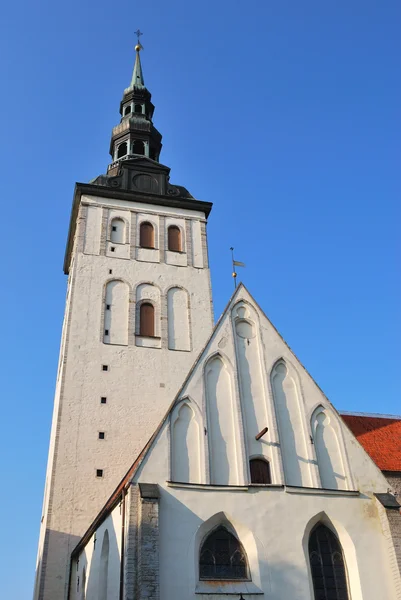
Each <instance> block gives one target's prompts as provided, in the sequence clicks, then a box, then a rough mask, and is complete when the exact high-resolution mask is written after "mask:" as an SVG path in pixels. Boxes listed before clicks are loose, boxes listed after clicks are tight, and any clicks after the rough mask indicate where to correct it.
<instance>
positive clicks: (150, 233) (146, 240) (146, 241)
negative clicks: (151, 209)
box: [139, 221, 155, 248]
mask: <svg viewBox="0 0 401 600" xmlns="http://www.w3.org/2000/svg"><path fill="white" fill-rule="evenodd" d="M139 245H140V246H141V248H154V247H155V229H154V227H153V225H152V223H149V222H148V221H144V222H143V223H141V225H140V228H139Z"/></svg>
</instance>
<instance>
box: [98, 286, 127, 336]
mask: <svg viewBox="0 0 401 600" xmlns="http://www.w3.org/2000/svg"><path fill="white" fill-rule="evenodd" d="M104 302H105V306H104V332H103V341H104V343H105V344H121V345H123V346H126V345H127V344H128V309H129V286H128V284H127V283H125V282H124V281H121V280H117V279H116V280H113V281H109V282H108V283H107V284H106V293H105V300H104Z"/></svg>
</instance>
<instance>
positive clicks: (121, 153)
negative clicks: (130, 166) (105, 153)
mask: <svg viewBox="0 0 401 600" xmlns="http://www.w3.org/2000/svg"><path fill="white" fill-rule="evenodd" d="M127 149H128V147H127V142H123V143H122V144H120V145H119V147H118V151H117V158H121V157H122V156H125V155H126V154H127Z"/></svg>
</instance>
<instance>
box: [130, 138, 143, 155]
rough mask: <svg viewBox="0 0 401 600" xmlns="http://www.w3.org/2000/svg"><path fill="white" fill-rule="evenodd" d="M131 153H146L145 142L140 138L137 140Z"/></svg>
mask: <svg viewBox="0 0 401 600" xmlns="http://www.w3.org/2000/svg"><path fill="white" fill-rule="evenodd" d="M131 154H142V156H143V155H144V154H145V144H144V143H143V142H141V141H140V140H135V142H134V143H133V144H132V149H131Z"/></svg>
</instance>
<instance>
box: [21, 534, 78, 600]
mask: <svg viewBox="0 0 401 600" xmlns="http://www.w3.org/2000/svg"><path fill="white" fill-rule="evenodd" d="M79 540H80V537H79V536H77V535H70V534H68V533H63V532H61V531H54V530H51V529H47V530H46V533H45V542H44V549H43V554H42V556H41V558H40V559H39V561H38V564H37V567H36V575H35V591H34V596H33V597H34V598H48V597H50V596H52V597H54V598H56V597H57V598H58V597H60V598H64V590H65V588H66V586H67V585H68V577H69V556H70V555H71V552H72V550H73V549H74V548H75V546H76V545H77V544H78V542H79ZM67 562H68V566H67V568H66V569H64V566H65V565H66V564H67ZM60 565H61V567H60ZM46 575H47V577H46ZM49 594H50V596H49Z"/></svg>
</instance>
